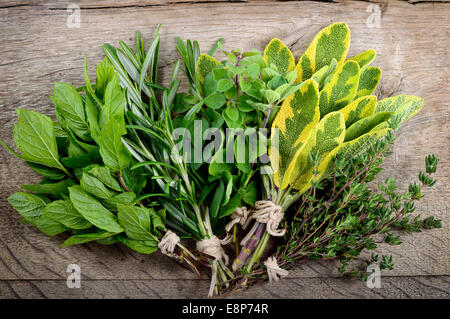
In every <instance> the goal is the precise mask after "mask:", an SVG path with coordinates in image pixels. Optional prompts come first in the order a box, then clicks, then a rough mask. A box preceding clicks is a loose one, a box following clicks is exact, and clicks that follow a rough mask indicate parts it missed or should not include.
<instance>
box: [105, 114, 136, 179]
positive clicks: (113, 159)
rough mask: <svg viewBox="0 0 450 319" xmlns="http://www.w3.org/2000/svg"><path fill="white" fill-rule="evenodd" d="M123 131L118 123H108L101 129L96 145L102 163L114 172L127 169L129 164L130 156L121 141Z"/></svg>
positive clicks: (113, 121)
mask: <svg viewBox="0 0 450 319" xmlns="http://www.w3.org/2000/svg"><path fill="white" fill-rule="evenodd" d="M123 130H124V129H123V127H122V125H121V124H120V123H119V122H118V121H115V120H111V121H109V122H108V123H107V124H105V125H104V126H103V127H102V130H101V138H100V140H99V143H98V144H99V146H100V155H101V156H102V159H103V162H104V163H105V165H106V166H107V167H109V168H110V169H111V170H113V171H115V172H116V171H119V170H123V169H125V168H127V167H128V166H129V165H130V163H131V155H130V153H128V151H127V149H126V147H125V146H124V145H123V143H122V141H121V136H122V135H123V134H124V132H123Z"/></svg>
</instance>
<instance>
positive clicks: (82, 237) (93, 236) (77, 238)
mask: <svg viewBox="0 0 450 319" xmlns="http://www.w3.org/2000/svg"><path fill="white" fill-rule="evenodd" d="M114 235H115V233H110V232H106V231H103V230H99V231H97V232H95V233H88V234H79V235H73V236H71V237H69V238H68V239H67V240H66V241H65V242H64V243H62V244H61V246H62V247H67V246H72V245H78V244H84V243H88V242H90V241H94V240H99V239H103V238H107V237H111V236H114Z"/></svg>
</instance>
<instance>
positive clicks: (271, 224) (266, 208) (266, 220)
mask: <svg viewBox="0 0 450 319" xmlns="http://www.w3.org/2000/svg"><path fill="white" fill-rule="evenodd" d="M283 217H284V213H283V211H282V209H281V207H280V206H279V205H276V204H275V203H274V202H272V201H270V200H260V201H257V202H256V203H255V212H254V213H253V215H252V218H254V219H256V221H257V222H259V223H263V224H267V232H268V233H269V234H270V235H271V236H276V237H280V236H283V235H284V234H285V233H286V229H277V228H278V226H279V225H280V222H281V220H282V219H283Z"/></svg>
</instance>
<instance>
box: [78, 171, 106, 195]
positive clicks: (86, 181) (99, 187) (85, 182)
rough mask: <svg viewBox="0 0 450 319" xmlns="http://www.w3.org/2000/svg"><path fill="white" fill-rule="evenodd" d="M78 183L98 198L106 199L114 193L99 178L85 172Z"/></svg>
mask: <svg viewBox="0 0 450 319" xmlns="http://www.w3.org/2000/svg"><path fill="white" fill-rule="evenodd" d="M80 185H81V187H82V188H83V190H85V191H86V192H88V193H90V194H92V195H94V196H95V197H98V198H102V199H108V198H111V197H112V196H113V195H114V193H113V192H111V191H110V190H108V189H107V188H106V186H105V185H104V184H103V183H102V182H101V181H100V180H98V179H97V178H96V177H94V176H92V175H90V174H88V173H86V172H84V173H83V176H82V177H81V180H80Z"/></svg>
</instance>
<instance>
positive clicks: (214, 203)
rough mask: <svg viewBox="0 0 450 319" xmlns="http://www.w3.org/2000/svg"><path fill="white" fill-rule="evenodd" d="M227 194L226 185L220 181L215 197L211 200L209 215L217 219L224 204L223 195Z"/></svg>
mask: <svg viewBox="0 0 450 319" xmlns="http://www.w3.org/2000/svg"><path fill="white" fill-rule="evenodd" d="M224 192H225V185H224V183H223V181H222V180H220V181H219V185H218V187H217V188H216V191H215V193H214V196H213V198H212V200H211V204H210V209H209V214H210V215H211V217H214V218H215V217H217V213H218V212H219V208H220V204H221V203H222V199H223V195H224Z"/></svg>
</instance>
